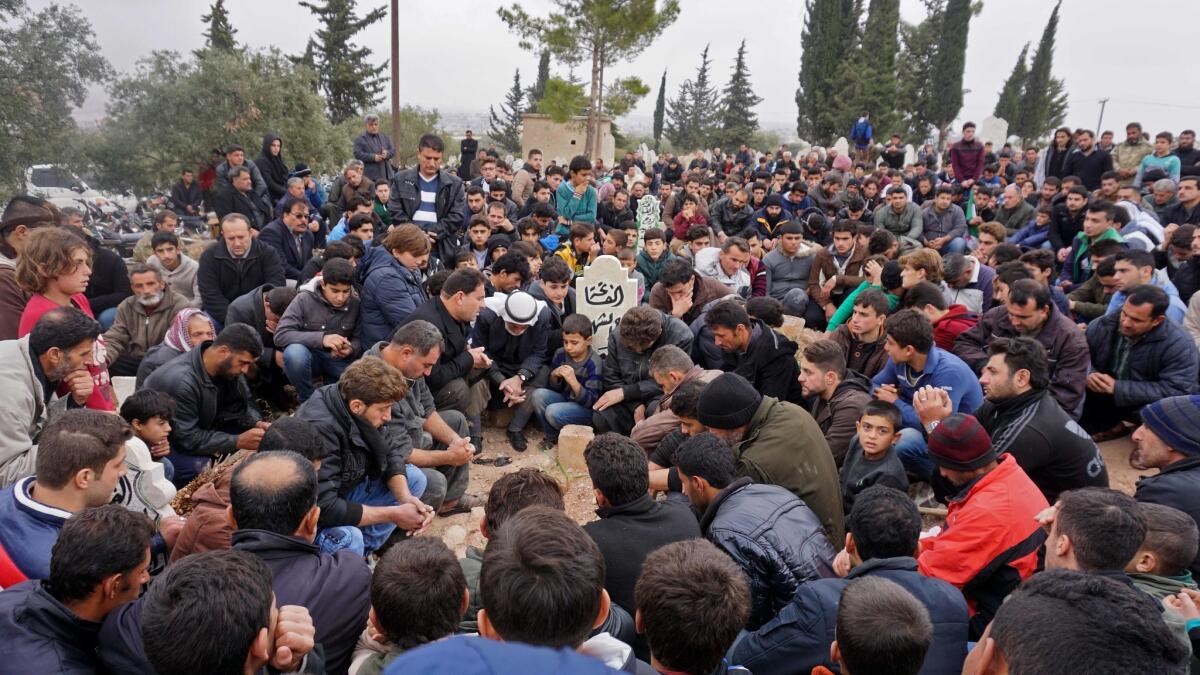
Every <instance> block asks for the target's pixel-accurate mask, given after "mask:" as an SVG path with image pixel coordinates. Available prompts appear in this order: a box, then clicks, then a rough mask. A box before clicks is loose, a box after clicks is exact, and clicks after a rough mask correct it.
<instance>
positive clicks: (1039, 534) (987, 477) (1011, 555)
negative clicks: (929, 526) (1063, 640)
mask: <svg viewBox="0 0 1200 675" xmlns="http://www.w3.org/2000/svg"><path fill="white" fill-rule="evenodd" d="M929 457H930V459H932V460H933V462H934V464H936V465H937V468H938V472H939V473H940V474H941V475H942V477H944V478H945V479H947V480H948V481H950V482H951V483H953V484H954V485H955V486H956V487H957V488H958V489H959V490H960V492H959V493H958V494H957V495H954V496H952V497H951V498H950V503H949V509H948V511H947V513H946V523H945V525H943V526H942V531H941V533H940V534H938V535H937V536H936V537H929V538H926V539H922V540H921V547H920V553H919V556H918V558H917V565H918V568H919V570H920V572H921V574H924V575H925V576H927V577H935V578H938V579H941V580H943V581H946V582H949V583H951V584H953V585H955V586H957V587H958V588H959V589H961V590H962V591H963V595H964V596H966V598H967V604H968V605H969V607H970V610H971V622H970V628H971V630H970V639H972V640H978V639H979V636H980V635H981V634H982V633H983V629H984V628H985V627H986V626H987V624H988V622H989V621H991V620H992V617H993V616H994V615H995V613H996V610H997V609H998V608H999V607H1000V604H1001V603H1002V602H1003V601H1004V598H1005V597H1007V596H1008V594H1009V593H1011V592H1012V591H1013V589H1015V588H1016V587H1017V586H1018V585H1020V583H1021V582H1022V581H1024V580H1025V579H1028V578H1029V576H1030V575H1032V574H1033V572H1034V569H1036V568H1037V551H1038V547H1039V546H1041V545H1042V542H1043V541H1045V539H1046V532H1045V531H1044V530H1042V528H1041V526H1040V525H1039V524H1038V522H1037V521H1036V520H1035V517H1036V516H1037V515H1038V513H1040V512H1041V511H1042V510H1044V509H1045V508H1047V506H1048V504H1047V503H1046V498H1045V497H1044V496H1042V492H1041V491H1040V490H1038V488H1037V486H1036V485H1034V484H1033V481H1032V480H1030V479H1029V476H1027V475H1026V474H1025V471H1024V470H1022V469H1021V466H1020V465H1019V464H1017V461H1016V460H1015V459H1013V457H1012V456H1011V455H1001V456H999V457H997V456H996V449H995V448H994V447H992V439H991V438H990V437H989V436H988V433H987V431H985V430H984V428H983V427H982V426H981V425H980V424H979V421H978V420H976V419H975V418H974V417H973V416H971V415H964V414H962V413H955V414H953V415H950V416H949V417H947V418H946V419H945V420H943V421H942V422H940V423H938V424H935V425H934V428H933V431H932V432H931V433H930V434H929Z"/></svg>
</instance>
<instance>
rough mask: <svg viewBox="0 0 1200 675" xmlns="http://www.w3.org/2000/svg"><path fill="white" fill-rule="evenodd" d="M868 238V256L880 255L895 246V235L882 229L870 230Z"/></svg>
mask: <svg viewBox="0 0 1200 675" xmlns="http://www.w3.org/2000/svg"><path fill="white" fill-rule="evenodd" d="M870 236H871V238H870V239H868V240H867V253H868V254H869V255H880V254H882V253H885V252H886V251H887V250H888V249H889V248H891V247H892V246H895V245H896V235H894V234H892V233H891V232H888V231H887V230H885V229H883V228H874V229H873V230H871V235H870Z"/></svg>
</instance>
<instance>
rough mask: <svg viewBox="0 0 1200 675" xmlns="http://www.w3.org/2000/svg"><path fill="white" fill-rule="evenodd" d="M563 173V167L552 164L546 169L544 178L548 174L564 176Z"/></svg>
mask: <svg viewBox="0 0 1200 675" xmlns="http://www.w3.org/2000/svg"><path fill="white" fill-rule="evenodd" d="M565 175H566V172H565V171H563V168H562V167H561V166H558V165H555V166H552V167H549V168H547V169H546V178H549V177H550V176H565Z"/></svg>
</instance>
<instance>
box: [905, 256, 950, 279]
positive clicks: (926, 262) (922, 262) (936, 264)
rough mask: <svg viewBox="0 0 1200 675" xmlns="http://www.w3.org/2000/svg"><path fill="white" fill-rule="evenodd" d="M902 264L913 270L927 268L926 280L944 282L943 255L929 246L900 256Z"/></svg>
mask: <svg viewBox="0 0 1200 675" xmlns="http://www.w3.org/2000/svg"><path fill="white" fill-rule="evenodd" d="M900 264H901V265H902V266H904V267H907V268H909V269H912V270H925V281H928V282H930V283H933V284H940V283H941V282H942V256H941V254H939V253H938V252H937V251H935V250H933V249H929V248H919V249H917V250H915V251H913V252H911V253H906V254H904V255H902V256H900Z"/></svg>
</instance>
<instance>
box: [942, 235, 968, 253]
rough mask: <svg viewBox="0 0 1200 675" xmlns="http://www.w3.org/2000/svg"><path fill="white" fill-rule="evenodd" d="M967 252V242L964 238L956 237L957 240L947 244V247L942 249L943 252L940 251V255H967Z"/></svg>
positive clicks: (954, 239)
mask: <svg viewBox="0 0 1200 675" xmlns="http://www.w3.org/2000/svg"><path fill="white" fill-rule="evenodd" d="M966 252H967V240H966V239H964V238H962V237H955V238H953V239H951V240H950V241H948V242H946V245H945V246H943V247H942V248H941V250H939V251H938V253H940V254H942V255H949V254H951V253H966Z"/></svg>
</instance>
